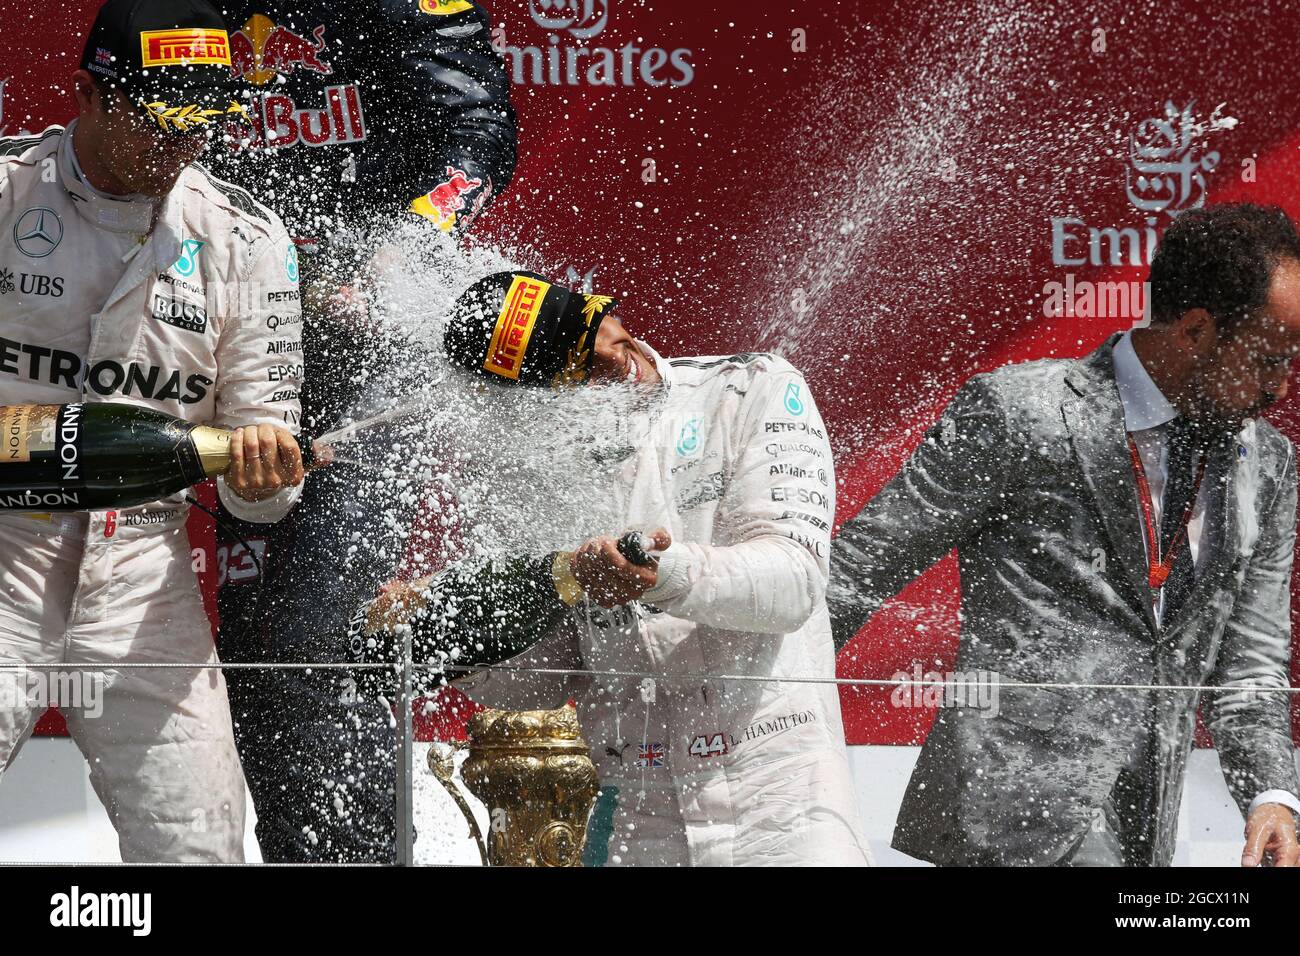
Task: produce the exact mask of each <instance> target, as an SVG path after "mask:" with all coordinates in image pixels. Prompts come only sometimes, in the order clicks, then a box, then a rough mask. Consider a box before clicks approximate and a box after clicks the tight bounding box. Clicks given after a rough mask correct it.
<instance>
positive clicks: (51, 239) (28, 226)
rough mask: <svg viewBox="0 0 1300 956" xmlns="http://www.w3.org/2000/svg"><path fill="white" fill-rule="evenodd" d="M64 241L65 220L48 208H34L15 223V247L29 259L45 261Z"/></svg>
mask: <svg viewBox="0 0 1300 956" xmlns="http://www.w3.org/2000/svg"><path fill="white" fill-rule="evenodd" d="M62 241H63V220H62V219H60V218H59V214H58V213H57V212H55V211H54V210H53V209H50V208H49V207H47V206H33V207H32V208H31V209H28V210H27V211H26V212H25V213H23V214H22V215H21V216H19V217H18V221H17V222H16V223H14V245H16V246H17V247H18V251H19V252H21V253H22V254H23V255H25V256H27V257H28V258H29V259H44V258H45V257H46V256H48V255H49V254H50V253H51V252H53V251H54V250H55V249H57V248H58V247H59V243H60V242H62Z"/></svg>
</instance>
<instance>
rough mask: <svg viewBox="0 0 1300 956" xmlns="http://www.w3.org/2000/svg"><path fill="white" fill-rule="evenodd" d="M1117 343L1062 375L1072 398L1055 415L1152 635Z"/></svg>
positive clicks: (1112, 341)
mask: <svg viewBox="0 0 1300 956" xmlns="http://www.w3.org/2000/svg"><path fill="white" fill-rule="evenodd" d="M1117 339H1118V336H1113V337H1112V338H1111V339H1110V340H1109V341H1107V342H1106V344H1105V345H1103V346H1102V347H1101V348H1099V349H1097V351H1095V352H1093V353H1092V355H1090V356H1088V357H1087V358H1086V359H1083V360H1082V361H1080V362H1079V363H1078V364H1077V365H1075V367H1074V368H1073V369H1071V370H1070V372H1068V373H1067V374H1066V377H1065V380H1066V383H1067V384H1068V385H1069V386H1070V387H1071V388H1072V389H1073V390H1074V391H1075V393H1076V397H1074V398H1070V399H1067V400H1066V401H1065V402H1064V403H1063V404H1062V407H1061V411H1062V414H1063V415H1064V417H1065V423H1066V425H1067V426H1068V427H1069V429H1070V440H1071V443H1072V445H1073V448H1074V454H1075V458H1076V459H1077V460H1078V463H1079V469H1080V471H1081V472H1082V473H1083V479H1084V482H1085V483H1086V484H1087V486H1088V490H1089V491H1090V492H1091V493H1092V496H1093V499H1094V501H1095V502H1096V506H1097V511H1098V512H1099V513H1100V514H1101V518H1102V522H1103V524H1104V525H1105V526H1106V532H1107V534H1108V535H1109V537H1110V541H1111V549H1112V550H1111V553H1112V554H1113V555H1115V556H1116V557H1117V558H1118V560H1119V563H1120V567H1121V568H1122V569H1123V575H1122V578H1123V580H1124V582H1125V583H1126V584H1127V585H1128V596H1129V598H1130V600H1132V602H1133V603H1134V605H1135V606H1136V607H1138V608H1140V609H1141V611H1142V615H1143V617H1144V618H1145V620H1146V622H1147V624H1148V626H1149V627H1150V628H1151V633H1152V634H1153V635H1154V634H1155V633H1156V630H1157V626H1156V618H1155V611H1154V609H1153V608H1152V607H1151V589H1150V588H1149V587H1148V586H1147V563H1146V551H1145V550H1144V545H1143V543H1142V525H1141V523H1140V522H1139V520H1138V500H1137V492H1136V485H1135V483H1134V480H1133V465H1132V461H1131V459H1130V458H1129V452H1128V445H1127V444H1126V442H1125V440H1124V435H1125V428H1124V408H1123V405H1122V404H1121V403H1120V399H1119V389H1117V388H1116V387H1115V372H1114V367H1113V365H1112V359H1111V350H1112V348H1113V347H1114V344H1115V342H1116V341H1117Z"/></svg>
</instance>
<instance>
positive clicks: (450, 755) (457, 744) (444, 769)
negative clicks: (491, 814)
mask: <svg viewBox="0 0 1300 956" xmlns="http://www.w3.org/2000/svg"><path fill="white" fill-rule="evenodd" d="M465 748H466V744H464V743H463V742H461V741H453V742H452V743H451V750H450V751H448V752H447V754H446V755H445V756H439V754H438V751H437V749H436V748H434V747H430V748H429V769H430V770H432V771H433V775H434V776H435V777H437V778H438V782H439V783H441V784H442V785H443V787H445V788H446V790H447V792H448V793H449V794H451V798H452V799H453V800H455V801H456V806H458V807H460V812H461V813H462V814H464V816H465V820H466V821H467V822H468V823H469V835H470V837H471V838H472V839H473V840H474V845H475V846H476V847H478V855H479V856H480V857H481V858H482V860H483V865H484V866H491V865H492V864H491V863H489V862H488V851H487V841H486V840H484V839H483V831H482V830H480V829H479V826H478V821H477V820H475V819H474V811H473V810H471V809H470V806H469V804H468V803H467V802H466V800H465V798H464V797H463V796H462V795H461V792H460V789H459V788H458V787H457V786H456V782H455V781H454V780H453V779H452V778H453V777H454V776H455V774H456V754H457V752H459V751H461V750H464V749H465Z"/></svg>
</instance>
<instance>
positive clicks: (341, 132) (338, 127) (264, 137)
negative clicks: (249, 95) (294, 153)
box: [231, 83, 366, 149]
mask: <svg viewBox="0 0 1300 956" xmlns="http://www.w3.org/2000/svg"><path fill="white" fill-rule="evenodd" d="M248 117H249V119H250V120H251V121H252V130H251V136H250V135H249V131H247V130H242V129H240V128H235V129H232V130H231V132H232V134H233V135H232V139H233V141H234V143H236V144H237V145H236V146H234V147H232V148H245V149H284V148H287V147H289V146H300V145H301V146H333V145H338V144H341V143H359V142H361V141H362V140H363V139H365V138H366V117H365V114H364V113H363V112H362V109H361V93H360V91H359V90H358V89H357V86H356V84H355V83H349V84H348V85H346V86H327V87H325V108H324V109H302V108H300V107H299V106H298V104H297V103H295V102H294V100H293V97H291V96H286V95H285V94H283V93H259V94H258V95H257V96H256V97H254V99H253V103H252V107H251V108H250V109H249V111H248Z"/></svg>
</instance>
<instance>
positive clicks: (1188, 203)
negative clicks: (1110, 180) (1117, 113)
mask: <svg viewBox="0 0 1300 956" xmlns="http://www.w3.org/2000/svg"><path fill="white" fill-rule="evenodd" d="M1194 105H1195V101H1192V102H1189V103H1188V104H1187V105H1186V106H1184V107H1183V108H1182V109H1178V108H1177V107H1176V106H1174V104H1173V102H1172V101H1169V102H1166V103H1165V115H1164V116H1163V117H1161V116H1152V117H1150V118H1149V119H1144V120H1143V121H1142V122H1140V123H1138V125H1137V129H1136V130H1134V131H1133V132H1132V133H1131V134H1129V169H1128V177H1127V184H1126V187H1125V191H1126V192H1127V194H1128V200H1129V202H1131V203H1132V204H1133V206H1134V208H1136V209H1139V210H1141V211H1142V212H1145V213H1160V212H1167V213H1169V214H1170V215H1171V216H1172V215H1177V214H1178V213H1180V212H1182V211H1183V210H1185V209H1194V208H1195V207H1197V206H1200V205H1202V204H1204V202H1205V190H1206V185H1205V176H1204V175H1203V174H1204V173H1211V172H1214V170H1215V169H1216V168H1217V167H1218V165H1219V158H1220V157H1219V153H1218V151H1216V150H1210V151H1208V152H1205V153H1204V154H1203V155H1202V154H1201V151H1202V149H1203V148H1204V146H1203V140H1204V139H1205V137H1206V135H1207V134H1209V133H1212V132H1215V131H1216V130H1220V129H1232V128H1233V127H1234V126H1236V125H1237V121H1236V119H1234V118H1233V117H1231V116H1220V115H1219V111H1220V110H1221V109H1222V108H1223V104H1222V103H1221V104H1219V106H1217V107H1215V109H1214V112H1213V113H1212V114H1211V115H1210V118H1209V120H1208V121H1206V122H1204V123H1198V122H1197V121H1196V120H1195V118H1194V114H1193V112H1192V107H1193V106H1194Z"/></svg>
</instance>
